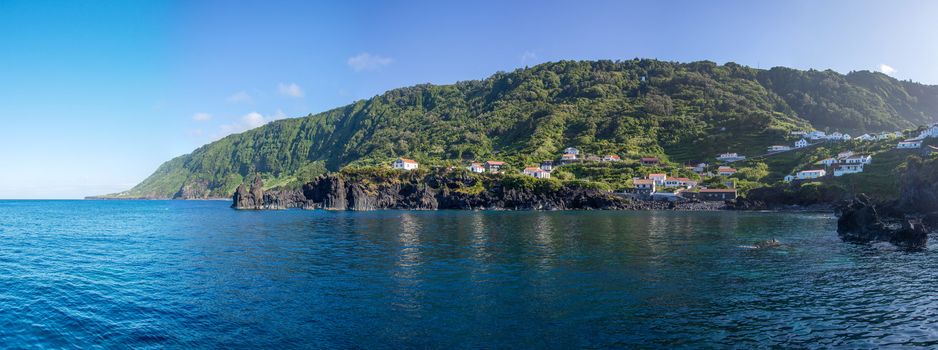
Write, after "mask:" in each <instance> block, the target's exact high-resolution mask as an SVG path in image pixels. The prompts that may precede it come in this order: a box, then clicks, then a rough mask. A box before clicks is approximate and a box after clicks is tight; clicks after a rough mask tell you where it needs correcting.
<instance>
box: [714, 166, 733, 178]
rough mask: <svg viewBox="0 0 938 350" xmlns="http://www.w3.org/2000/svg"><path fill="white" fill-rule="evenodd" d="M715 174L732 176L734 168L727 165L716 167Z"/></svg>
mask: <svg viewBox="0 0 938 350" xmlns="http://www.w3.org/2000/svg"><path fill="white" fill-rule="evenodd" d="M717 174H719V175H720V176H733V175H734V174H736V169H734V168H730V167H728V166H721V167H719V168H717Z"/></svg>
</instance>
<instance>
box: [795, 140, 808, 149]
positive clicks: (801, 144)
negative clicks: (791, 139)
mask: <svg viewBox="0 0 938 350" xmlns="http://www.w3.org/2000/svg"><path fill="white" fill-rule="evenodd" d="M804 147H808V140H805V139H801V140H798V141H795V148H804Z"/></svg>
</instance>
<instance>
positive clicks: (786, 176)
mask: <svg viewBox="0 0 938 350" xmlns="http://www.w3.org/2000/svg"><path fill="white" fill-rule="evenodd" d="M792 181H795V175H785V182H792Z"/></svg>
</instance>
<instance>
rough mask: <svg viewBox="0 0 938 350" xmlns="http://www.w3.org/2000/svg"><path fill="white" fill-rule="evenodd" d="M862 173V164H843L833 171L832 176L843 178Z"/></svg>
mask: <svg viewBox="0 0 938 350" xmlns="http://www.w3.org/2000/svg"><path fill="white" fill-rule="evenodd" d="M862 172H863V164H844V165H841V166H839V167H838V168H837V169H835V170H834V176H844V175H847V174H856V173H862Z"/></svg>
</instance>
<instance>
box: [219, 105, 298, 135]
mask: <svg viewBox="0 0 938 350" xmlns="http://www.w3.org/2000/svg"><path fill="white" fill-rule="evenodd" d="M286 117H287V116H286V115H285V114H284V113H283V111H281V110H279V109H278V110H277V112H276V113H274V114H273V115H267V116H265V115H263V114H260V113H258V112H251V113H248V114H245V115H243V116H241V118H238V120H237V121H235V122H233V123H228V124H222V125H221V126H219V134H218V135H216V136H217V137H219V138H221V137H224V136H228V135H230V134H236V133H240V132H245V131H248V130H251V129H254V128H259V127H261V126H264V125H266V124H267V123H270V122H272V121H275V120H280V119H284V118H286Z"/></svg>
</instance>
